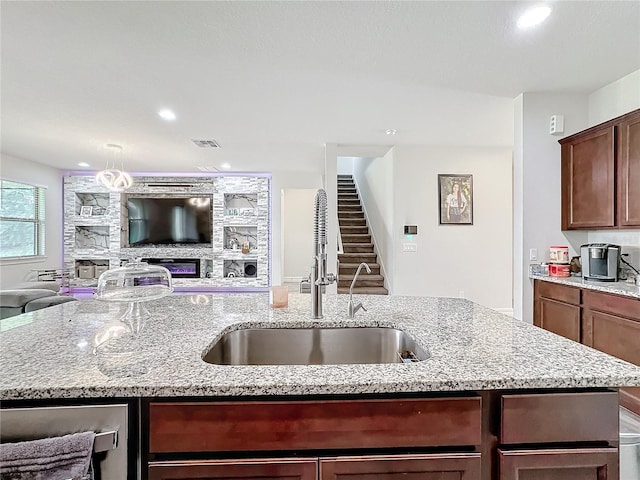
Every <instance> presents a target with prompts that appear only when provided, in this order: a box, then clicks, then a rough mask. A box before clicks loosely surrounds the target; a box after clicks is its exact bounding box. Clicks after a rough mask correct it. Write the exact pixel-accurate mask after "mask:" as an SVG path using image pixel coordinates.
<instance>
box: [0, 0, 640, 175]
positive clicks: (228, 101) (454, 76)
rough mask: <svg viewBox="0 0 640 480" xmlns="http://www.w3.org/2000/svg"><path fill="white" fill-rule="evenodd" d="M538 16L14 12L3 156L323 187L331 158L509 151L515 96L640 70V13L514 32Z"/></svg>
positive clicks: (83, 9)
mask: <svg viewBox="0 0 640 480" xmlns="http://www.w3.org/2000/svg"><path fill="white" fill-rule="evenodd" d="M529 5H530V3H529V2H509V1H496V2H485V1H474V2H462V1H460V2H458V1H445V2H436V1H425V2H409V1H384V2H383V1H378V2H362V1H355V2H329V1H303V2H272V1H261V2H239V1H236V2H222V1H215V2H206V1H205V2H187V1H180V2H170V1H167V2H110V1H107V2H98V1H87V2H59V1H47V2H35V1H29V2H7V1H3V2H2V3H1V6H0V17H1V22H2V23H1V27H2V32H1V40H2V44H1V47H2V59H1V61H2V63H1V68H2V70H1V74H2V84H1V101H2V104H1V117H2V118H1V120H2V124H1V127H2V131H1V134H2V138H1V140H2V151H3V152H4V153H7V154H10V155H14V156H17V157H21V158H26V159H30V160H35V161H38V162H41V163H45V164H50V165H54V166H57V167H60V168H64V169H77V168H78V167H77V163H78V162H80V161H86V162H88V163H90V164H91V168H94V169H98V168H102V167H103V166H104V164H105V162H106V161H107V156H106V152H105V150H104V148H103V145H104V144H105V143H108V142H112V143H119V144H121V145H122V146H123V147H124V149H125V150H124V159H125V164H126V165H125V166H126V167H127V169H129V170H134V171H197V168H196V167H197V166H213V167H219V166H220V165H221V164H222V163H223V162H229V163H231V164H232V167H233V169H234V170H245V171H271V170H294V171H308V172H320V171H321V170H322V168H323V160H324V149H323V145H324V144H325V143H338V144H349V145H368V146H376V145H388V144H392V143H393V144H438V145H447V144H458V145H460V144H462V145H511V144H512V141H513V140H512V131H513V125H512V123H513V106H512V99H513V98H514V97H516V96H517V95H518V94H520V93H522V92H576V93H585V94H587V93H590V92H592V91H594V90H596V89H598V88H600V87H602V86H604V85H606V84H608V83H610V82H612V81H614V80H617V79H619V78H621V77H622V76H624V75H626V74H628V73H631V72H632V71H635V70H637V69H639V68H640V2H635V1H634V2H625V1H604V2H598V1H582V2H581V1H556V2H551V5H552V7H553V12H552V14H551V16H550V17H549V19H548V21H547V22H546V23H545V24H543V25H542V26H541V27H540V28H538V29H535V30H530V31H525V32H522V31H517V29H516V27H515V20H516V18H517V16H518V15H519V14H520V13H521V12H522V11H523V10H524V9H525V8H526V7H527V6H529ZM161 107H169V108H172V109H173V110H174V111H175V112H176V114H177V116H178V119H177V121H175V122H174V123H166V122H164V121H162V120H161V119H159V117H158V116H157V114H156V112H157V110H158V109H159V108H161ZM388 128H394V129H397V130H398V134H397V135H396V136H395V137H389V136H386V135H385V134H384V131H385V130H386V129H388ZM191 139H215V140H217V141H218V142H219V143H220V144H221V145H222V147H223V148H221V149H219V150H212V149H199V148H197V147H196V146H195V145H193V143H192V142H191ZM356 150H357V149H356ZM352 153H353V149H351V150H350V154H352Z"/></svg>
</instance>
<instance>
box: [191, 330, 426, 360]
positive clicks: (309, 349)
mask: <svg viewBox="0 0 640 480" xmlns="http://www.w3.org/2000/svg"><path fill="white" fill-rule="evenodd" d="M427 358H429V354H428V353H427V351H426V350H424V349H423V348H421V347H420V346H419V345H417V344H416V342H415V341H414V340H413V339H412V338H411V337H410V336H409V335H407V334H406V333H404V332H403V331H402V330H397V329H395V328H381V327H361V328H246V329H241V330H234V331H231V332H228V333H226V334H224V335H223V336H222V337H221V338H220V339H219V340H218V341H217V342H216V343H215V344H214V345H213V346H212V347H211V349H210V350H209V351H208V352H207V353H206V354H205V355H204V356H203V360H204V361H205V362H208V363H214V364H218V365H336V364H353V363H414V362H420V361H422V360H425V359H427Z"/></svg>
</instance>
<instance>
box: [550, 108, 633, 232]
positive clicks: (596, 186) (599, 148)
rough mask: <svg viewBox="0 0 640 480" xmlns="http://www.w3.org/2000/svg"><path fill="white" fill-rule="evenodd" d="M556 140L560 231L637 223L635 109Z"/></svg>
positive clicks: (625, 226)
mask: <svg viewBox="0 0 640 480" xmlns="http://www.w3.org/2000/svg"><path fill="white" fill-rule="evenodd" d="M560 144H561V157H562V158H561V161H562V168H561V175H562V182H561V183H562V230H573V229H609V228H632V227H638V226H640V186H639V185H640V109H639V110H634V111H633V112H630V113H628V114H626V115H623V116H621V117H618V118H615V119H613V120H610V121H608V122H605V123H603V124H601V125H597V126H595V127H592V128H589V129H588V130H585V131H583V132H580V133H577V134H575V135H571V136H570V137H566V138H563V139H562V140H560Z"/></svg>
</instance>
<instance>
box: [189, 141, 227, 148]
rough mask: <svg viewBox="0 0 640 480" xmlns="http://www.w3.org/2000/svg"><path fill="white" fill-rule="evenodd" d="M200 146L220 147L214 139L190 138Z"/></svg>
mask: <svg viewBox="0 0 640 480" xmlns="http://www.w3.org/2000/svg"><path fill="white" fill-rule="evenodd" d="M191 141H192V142H193V143H195V144H196V146H198V147H200V148H222V147H221V146H220V144H219V143H218V142H216V141H215V140H193V139H192V140H191Z"/></svg>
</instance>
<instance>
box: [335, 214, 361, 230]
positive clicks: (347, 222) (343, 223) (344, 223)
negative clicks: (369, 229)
mask: <svg viewBox="0 0 640 480" xmlns="http://www.w3.org/2000/svg"><path fill="white" fill-rule="evenodd" d="M338 223H340V228H344V227H355V226H366V225H367V221H366V220H365V219H364V215H363V216H362V218H355V217H340V215H338Z"/></svg>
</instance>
